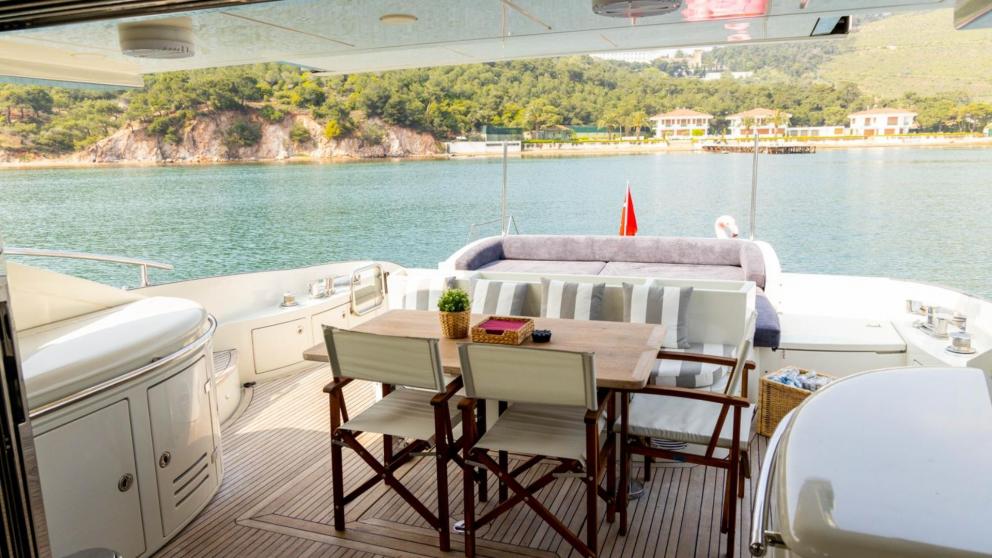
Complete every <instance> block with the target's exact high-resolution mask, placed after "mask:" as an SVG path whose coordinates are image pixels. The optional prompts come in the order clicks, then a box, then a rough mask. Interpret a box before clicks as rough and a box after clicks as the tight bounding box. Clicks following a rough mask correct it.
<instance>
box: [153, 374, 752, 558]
mask: <svg viewBox="0 0 992 558" xmlns="http://www.w3.org/2000/svg"><path fill="white" fill-rule="evenodd" d="M329 379H330V373H329V371H328V370H327V368H326V367H321V368H318V369H315V370H312V371H309V372H304V373H302V374H299V375H297V376H294V377H290V378H283V379H279V380H275V381H272V382H269V383H266V384H261V385H259V386H257V387H256V388H255V389H254V392H253V393H252V401H251V404H250V405H249V406H248V408H247V409H246V411H245V413H244V415H243V416H241V417H240V418H238V419H237V420H236V421H234V422H233V423H232V424H228V425H225V427H224V431H223V442H224V444H223V451H224V453H223V455H224V467H225V475H224V483H223V485H222V486H221V489H220V491H219V492H218V494H217V496H216V497H215V498H214V499H213V501H212V502H211V503H210V504H209V505H208V506H207V508H206V509H205V510H204V511H203V512H202V513H201V514H200V515H199V516H198V517H197V518H196V519H195V520H194V521H193V522H192V523H191V524H190V525H188V526H187V527H186V528H185V529H184V530H183V531H182V532H181V533H180V534H179V535H178V536H177V537H176V538H175V539H174V540H173V541H171V542H170V544H168V545H167V546H166V547H165V548H163V549H162V550H161V551H159V552H158V553H157V556H160V557H184V558H185V557H189V558H199V557H214V556H216V557H224V556H232V557H237V558H253V557H281V556H286V557H294V558H295V557H306V558H316V557H354V558H371V557H374V556H388V557H393V556H446V555H445V554H444V553H441V552H440V551H438V550H437V546H436V533H435V532H434V530H433V529H431V528H430V527H429V525H428V524H427V523H426V522H425V521H424V520H423V519H422V518H420V516H418V515H417V514H416V513H414V512H413V511H412V510H411V509H410V507H409V506H407V505H406V503H405V502H403V501H402V499H401V498H399V497H398V496H397V495H396V494H395V493H394V492H392V491H390V490H388V489H386V488H385V487H384V486H383V485H381V484H380V485H379V486H378V487H376V488H375V489H373V490H370V491H369V492H367V493H366V494H364V495H363V496H362V497H360V498H358V499H357V500H356V501H355V502H352V503H351V504H350V505H349V507H348V510H347V515H346V517H347V520H348V530H347V531H346V532H344V533H338V532H335V531H334V529H333V527H332V525H331V522H332V521H331V504H330V502H331V492H330V491H331V484H330V459H329V449H328V448H329V442H328V440H329V436H328V415H327V399H326V397H327V396H326V395H325V394H324V393H323V392H322V391H321V389H322V388H323V386H324V384H325V383H327V381H329ZM346 393H347V401H348V406H349V411H351V413H352V414H353V415H354V414H355V413H356V412H357V411H358V410H359V409H361V408H363V407H364V406H367V405H370V404H371V403H372V402H373V401H374V397H375V388H374V386H372V385H370V384H365V383H360V382H355V383H353V384H352V385H349V386H348V387H347V388H346ZM360 440H361V442H362V443H363V444H365V445H366V446H367V447H369V448H370V449H371V451H372V452H373V454H376V455H381V438H380V437H378V436H375V435H371V434H363V435H361V437H360ZM765 447H766V441H765V439H764V438H761V437H755V439H754V441H753V443H752V446H751V453H750V455H751V476H752V478H757V474H758V469H759V467H760V458H761V456H762V455H763V453H764V451H765ZM519 462H520V461H519V460H514V459H511V463H519ZM344 464H345V469H346V473H345V486H346V490H348V489H350V488H351V487H353V486H356V485H358V484H359V483H360V482H361V481H363V480H364V479H365V478H367V476H368V475H369V474H370V472H371V470H370V469H369V468H368V466H367V465H365V463H364V462H362V461H361V460H360V459H359V458H358V456H357V455H355V454H354V453H353V452H350V451H346V452H345V454H344ZM548 468H549V465H547V464H541V465H538V466H537V467H534V468H532V469H531V470H530V471H527V472H526V473H525V474H524V475H523V476H522V477H521V479H522V480H523V481H524V482H525V483H526V482H527V481H529V480H533V479H535V478H537V477H539V476H540V475H541V474H543V472H545V471H547V470H548ZM434 470H435V466H434V462H433V459H419V460H414V461H413V462H411V463H410V464H407V465H405V466H404V467H402V468H401V469H400V470H399V471H397V477H398V478H399V479H401V481H402V482H404V483H405V484H406V485H407V486H408V487H409V488H410V489H411V491H413V492H414V493H415V494H417V495H418V497H421V498H422V499H423V500H424V501H425V502H427V503H428V507H430V508H431V509H432V511H433V510H436V505H435V504H434V503H433V502H432V495H433V494H435V491H436V485H435V483H436V478H435V473H434ZM640 477H641V467H640V465H639V464H638V462H635V466H634V478H640ZM723 479H724V472H723V471H718V470H715V469H707V468H704V467H699V466H692V465H686V464H679V463H656V464H655V465H654V467H653V470H652V481H651V482H650V483H648V484H647V486H646V490H645V493H644V495H643V496H642V497H641V498H640V499H638V500H633V501H631V505H630V516H629V520H630V525H629V528H628V535H627V536H626V537H621V536H619V535H618V534H617V527H616V524H615V523H613V524H611V523H608V522H607V521H606V518H605V511H606V510H605V508H606V506H605V504H602V503H601V505H600V513H601V514H602V517H601V518H600V523H599V529H600V552H601V555H602V556H611V557H612V556H616V557H621V556H622V557H638V558H640V557H643V558H648V557H652V558H653V557H709V556H720V555H723V554H724V553H725V552H726V544H727V542H726V537H725V536H724V535H721V534H720V532H719V524H720V512H721V507H722V502H723V495H722V494H723V492H722V491H723V484H722V481H723ZM449 490H450V494H451V518H450V520H451V521H452V522H454V521H455V520H457V519H459V518H460V517H461V514H462V502H461V498H462V482H461V472H460V471H459V470H458V469H457V468H456V467H454V466H452V468H451V470H450V471H449ZM496 494H497V490H496V482H495V479H494V478H493V477H492V475H490V495H491V499H490V502H489V503H488V504H485V505H483V506H482V507H481V510H480V513H485V511H486V510H488V509H491V507H492V506H494V505H496ZM539 497H540V498H541V499H542V501H544V502H546V503H548V504H549V506H550V507H551V509H552V510H554V511H555V512H556V513H558V514H560V515H561V517H562V519H563V520H564V521H565V523H566V524H567V525H569V527H570V528H572V529H573V530H575V531H576V532H578V533H579V535H580V536H583V535H584V533H583V529H584V513H585V512H584V509H585V507H584V500H583V499H584V494H583V491H582V490H581V486H580V484H579V483H578V482H577V481H576V480H575V479H571V478H565V479H561V480H558V481H556V482H555V483H553V484H552V485H551V486H549V487H546V488H545V489H543V490H542V491H541V492H540V493H539ZM752 501H753V494H752V491H751V481H750V480H748V481H747V482H746V483H745V498H744V500H743V501H740V502H739V503H738V514H737V515H738V535H737V537H736V540H735V541H734V544H735V546H736V551H735V554H736V555H737V556H746V554H742V553H741V551H743V552H744V553H746V549H747V530H748V528H749V525H750V510H751V507H752ZM452 544H453V547H454V550H453V552H452V553H451V554H448V556H457V555H461V548H462V547H461V540H460V537H458V536H457V535H455V536H453V537H452ZM479 553H480V555H483V556H531V557H534V558H539V557H546V556H575V555H576V554H575V553H574V552H573V551H572V549H571V547H570V546H569V545H568V544H566V543H565V542H564V541H563V540H562V539H561V537H559V536H558V535H557V533H555V532H554V531H553V530H551V529H550V528H549V527H548V526H547V525H546V524H545V523H544V522H542V521H541V520H540V519H539V518H538V517H537V515H536V514H534V513H533V512H531V511H530V510H529V509H528V508H526V507H523V506H517V507H516V508H515V509H513V510H512V511H511V512H509V513H507V514H505V515H504V516H502V517H500V518H499V519H497V520H496V521H494V522H493V523H492V524H491V525H489V526H487V527H486V528H485V529H484V530H483V531H482V532H481V533H480V536H479Z"/></svg>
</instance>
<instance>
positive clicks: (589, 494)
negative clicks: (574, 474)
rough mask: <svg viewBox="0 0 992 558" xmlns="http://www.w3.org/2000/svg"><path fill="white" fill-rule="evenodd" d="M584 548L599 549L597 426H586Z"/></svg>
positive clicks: (593, 550)
mask: <svg viewBox="0 0 992 558" xmlns="http://www.w3.org/2000/svg"><path fill="white" fill-rule="evenodd" d="M585 472H586V546H588V547H589V549H590V550H591V551H592V552H593V554H595V553H596V551H597V550H598V549H599V537H598V536H597V535H598V533H597V532H596V530H597V527H598V526H599V510H598V505H597V504H598V503H599V483H598V482H596V479H597V477H598V476H599V424H598V423H594V424H587V425H586V471H585Z"/></svg>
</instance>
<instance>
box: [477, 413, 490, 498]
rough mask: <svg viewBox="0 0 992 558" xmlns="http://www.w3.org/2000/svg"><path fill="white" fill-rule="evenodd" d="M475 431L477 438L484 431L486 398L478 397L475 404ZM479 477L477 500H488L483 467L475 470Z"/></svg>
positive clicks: (487, 479) (485, 473)
mask: <svg viewBox="0 0 992 558" xmlns="http://www.w3.org/2000/svg"><path fill="white" fill-rule="evenodd" d="M475 432H476V436H478V437H479V438H481V437H482V435H483V434H485V433H486V400H485V399H479V400H478V401H477V402H476V405H475ZM476 474H477V475H478V479H479V501H480V502H488V501H489V474H488V473H487V472H486V468H485V467H479V468H478V469H477V470H476Z"/></svg>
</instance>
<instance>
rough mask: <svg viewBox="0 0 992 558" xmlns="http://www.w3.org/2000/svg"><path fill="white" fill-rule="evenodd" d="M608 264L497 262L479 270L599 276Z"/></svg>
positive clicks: (533, 261) (537, 261) (544, 261)
mask: <svg viewBox="0 0 992 558" xmlns="http://www.w3.org/2000/svg"><path fill="white" fill-rule="evenodd" d="M605 266H606V262H563V261H549V260H496V261H494V262H491V263H488V264H486V265H483V266H481V267H479V268H477V269H478V270H479V271H504V272H512V273H548V270H549V269H553V270H554V272H555V273H567V274H570V275H599V274H600V273H601V272H602V271H603V268H604V267H605Z"/></svg>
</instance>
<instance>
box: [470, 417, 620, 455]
mask: <svg viewBox="0 0 992 558" xmlns="http://www.w3.org/2000/svg"><path fill="white" fill-rule="evenodd" d="M585 414H586V408H585V407H570V406H563V405H539V404H532V403H514V404H513V405H511V406H510V407H509V408H508V409H507V410H506V411H505V412H504V413H503V414H502V415H500V416H499V419H498V420H497V421H496V423H495V424H494V425H493V426H492V427H491V428H490V429H489V430H488V431H486V433H485V434H484V435H483V436H482V438H481V439H480V440H479V441H478V442H477V443H476V444H475V447H477V448H482V449H486V450H490V451H505V452H509V453H517V454H525V455H543V456H546V457H558V458H561V459H575V460H576V461H579V462H581V463H583V464H585V461H586V430H585V423H584V422H583V420H584V418H585ZM604 424H605V422H604V421H601V422H600V429H601V430H602V427H603V425H604Z"/></svg>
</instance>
